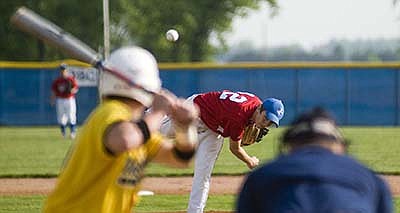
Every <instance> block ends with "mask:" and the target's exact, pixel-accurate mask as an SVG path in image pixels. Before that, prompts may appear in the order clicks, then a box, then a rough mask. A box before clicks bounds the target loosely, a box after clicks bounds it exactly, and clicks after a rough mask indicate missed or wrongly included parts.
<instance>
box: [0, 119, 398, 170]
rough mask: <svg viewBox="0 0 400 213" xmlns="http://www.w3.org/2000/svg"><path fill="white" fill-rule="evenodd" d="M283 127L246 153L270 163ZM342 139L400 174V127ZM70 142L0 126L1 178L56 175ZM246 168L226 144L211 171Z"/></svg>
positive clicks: (54, 133) (54, 134) (351, 132)
mask: <svg viewBox="0 0 400 213" xmlns="http://www.w3.org/2000/svg"><path fill="white" fill-rule="evenodd" d="M282 131H283V128H279V129H273V130H272V131H271V133H270V134H269V135H268V136H267V137H265V138H264V141H263V142H262V143H259V144H255V145H252V146H249V147H246V150H247V151H248V153H249V154H251V155H255V156H258V157H259V158H260V159H261V160H262V161H264V162H266V161H269V160H271V159H272V158H273V157H274V156H275V153H276V151H277V141H278V138H279V136H280V135H281V133H282ZM343 132H344V134H345V137H347V138H348V139H350V140H351V141H352V145H351V147H350V154H351V155H353V156H355V157H356V158H357V159H359V160H361V161H362V162H364V163H366V164H367V165H369V166H370V167H372V168H373V169H374V170H375V171H377V172H379V173H386V174H400V155H399V153H400V128H399V127H397V128H394V127H386V128H384V127H368V128H366V127H362V128H361V127H346V128H343ZM71 144H72V141H71V140H69V139H63V138H61V136H60V133H59V130H58V128H56V127H41V128H36V127H29V128H9V127H0V177H53V176H56V175H57V174H58V172H59V168H60V166H61V164H62V161H63V159H64V156H65V154H66V153H67V151H68V149H69V148H70V146H71ZM247 171H248V169H247V167H246V166H245V165H244V164H243V163H242V162H241V161H239V160H238V159H236V158H235V157H234V156H233V155H232V154H231V153H230V152H229V146H228V143H227V142H225V144H224V147H223V150H222V151H221V154H220V156H219V159H218V160H217V163H216V166H215V168H214V174H228V175H238V174H243V173H246V172H247ZM192 172H193V169H192V168H188V169H183V170H177V169H170V168H166V167H164V166H161V165H156V164H151V165H150V166H149V168H148V169H147V174H148V175H151V176H176V175H189V174H192Z"/></svg>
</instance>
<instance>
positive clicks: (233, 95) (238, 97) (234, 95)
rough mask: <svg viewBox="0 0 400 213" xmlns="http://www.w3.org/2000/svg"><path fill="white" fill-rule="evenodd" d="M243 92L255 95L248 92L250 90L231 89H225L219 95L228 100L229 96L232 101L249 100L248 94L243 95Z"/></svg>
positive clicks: (220, 97)
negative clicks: (233, 90) (236, 90)
mask: <svg viewBox="0 0 400 213" xmlns="http://www.w3.org/2000/svg"><path fill="white" fill-rule="evenodd" d="M243 94H245V95H248V96H251V97H254V95H253V94H251V93H248V92H229V91H224V92H222V93H221V95H220V96H219V99H222V100H226V99H227V98H229V100H230V101H233V102H236V103H243V102H245V101H247V98H246V96H243Z"/></svg>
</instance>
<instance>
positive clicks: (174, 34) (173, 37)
mask: <svg viewBox="0 0 400 213" xmlns="http://www.w3.org/2000/svg"><path fill="white" fill-rule="evenodd" d="M165 37H166V38H167V40H168V41H172V42H174V41H177V40H178V38H179V33H178V31H176V30H174V29H170V30H168V31H167V32H166V33H165Z"/></svg>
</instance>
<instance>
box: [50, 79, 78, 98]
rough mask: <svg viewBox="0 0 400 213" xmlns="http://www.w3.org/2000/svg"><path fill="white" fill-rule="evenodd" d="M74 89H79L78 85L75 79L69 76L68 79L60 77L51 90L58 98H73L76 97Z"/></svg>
mask: <svg viewBox="0 0 400 213" xmlns="http://www.w3.org/2000/svg"><path fill="white" fill-rule="evenodd" d="M73 88H78V84H77V83H76V80H75V78H74V77H72V76H69V77H67V78H63V77H59V78H57V79H56V80H54V81H53V84H52V85H51V90H52V91H53V92H54V94H55V95H56V97H57V98H71V97H75V94H74V93H72V92H71V91H72V89H73Z"/></svg>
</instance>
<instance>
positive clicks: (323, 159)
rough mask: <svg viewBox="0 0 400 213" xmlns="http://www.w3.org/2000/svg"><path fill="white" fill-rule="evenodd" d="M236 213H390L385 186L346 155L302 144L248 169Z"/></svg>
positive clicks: (388, 196) (387, 191) (369, 171)
mask: <svg viewBox="0 0 400 213" xmlns="http://www.w3.org/2000/svg"><path fill="white" fill-rule="evenodd" d="M237 210H238V212H240V213H247V212H249V213H258V212H276V213H289V212H290V213H298V212H303V213H316V212H321V213H348V212H352V213H353V212H357V213H358V212H360V213H361V212H362V213H370V212H371V213H372V212H374V213H387V212H393V206H392V198H391V194H390V191H389V189H388V187H387V186H386V184H385V183H384V182H383V180H381V179H380V178H379V177H378V176H377V175H375V174H374V172H372V171H371V170H369V169H368V168H366V167H365V166H363V165H361V164H360V163H358V162H357V161H356V160H354V159H353V158H351V157H348V156H342V155H336V154H333V153H332V152H330V151H329V150H327V149H324V148H320V147H317V146H306V147H304V148H301V149H299V150H297V151H295V152H293V153H292V154H289V155H286V156H281V157H279V158H277V159H276V160H274V161H273V162H271V163H268V164H266V165H264V166H262V167H260V168H259V169H257V170H255V171H253V172H252V173H250V174H249V176H248V177H247V180H246V181H245V183H244V185H243V188H242V191H241V193H240V195H239V200H238V203H237Z"/></svg>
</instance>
